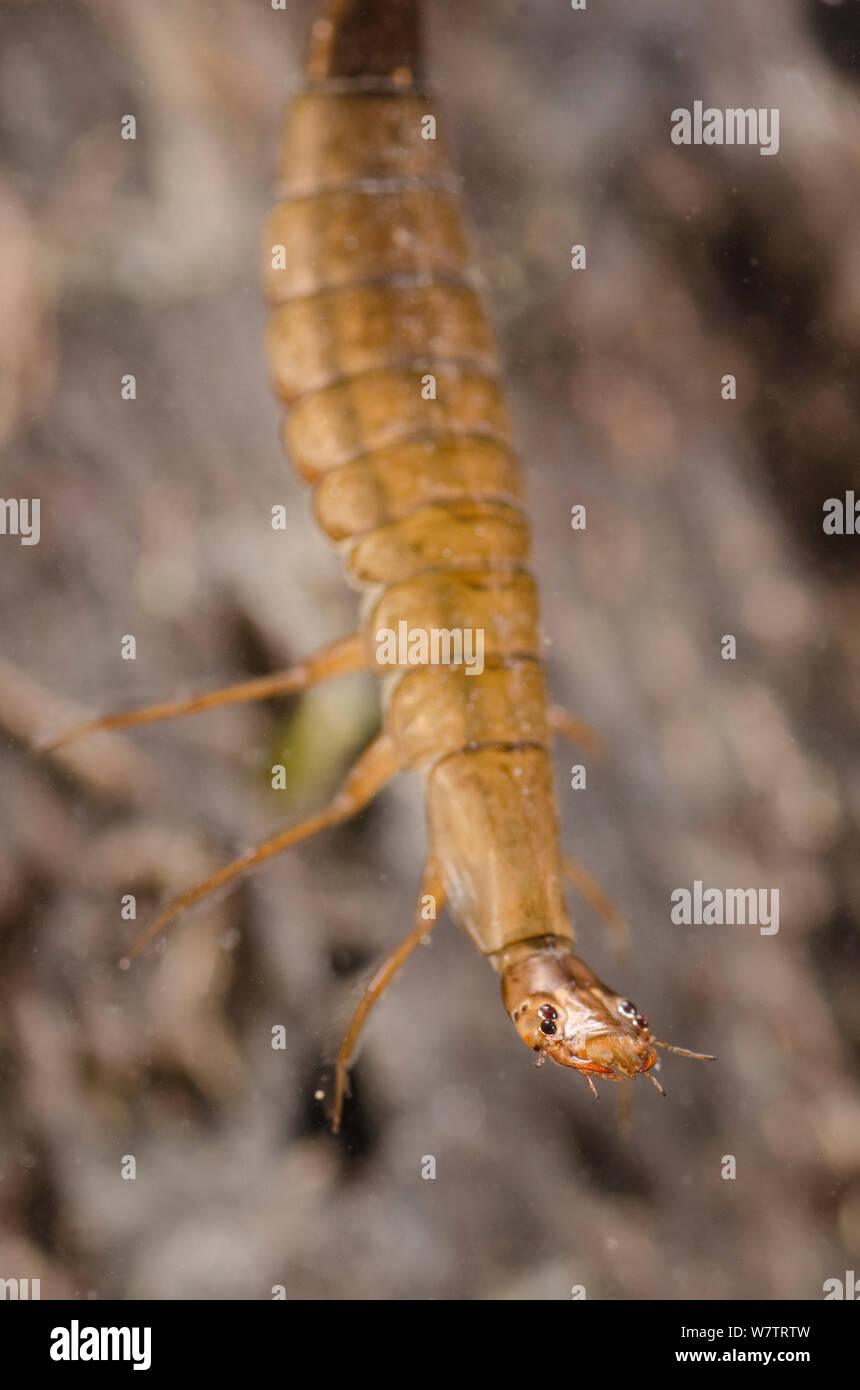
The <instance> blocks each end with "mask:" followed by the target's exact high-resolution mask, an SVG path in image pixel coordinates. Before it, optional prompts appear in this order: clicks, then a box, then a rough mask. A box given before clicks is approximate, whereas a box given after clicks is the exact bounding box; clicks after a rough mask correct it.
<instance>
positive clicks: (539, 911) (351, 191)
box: [265, 80, 573, 955]
mask: <svg viewBox="0 0 860 1390" xmlns="http://www.w3.org/2000/svg"><path fill="white" fill-rule="evenodd" d="M428 118H430V119H428ZM434 125H435V135H436V138H432V139H425V138H423V134H424V133H426V132H428V130H429V131H432V130H433V127H434ZM278 187H279V191H280V192H281V194H282V201H281V202H279V204H278V205H277V207H276V208H275V209H274V211H273V213H272V215H271V218H270V221H269V224H268V227H267V230H266V235H265V245H266V263H267V271H266V289H267V294H268V298H269V300H270V301H271V303H272V304H273V306H274V314H273V317H272V320H271V323H270V326H269V344H268V346H269V361H270V367H271V373H272V378H273V381H274V384H275V387H276V390H277V392H278V394H279V395H280V397H281V398H282V399H283V400H284V401H285V402H286V404H287V405H288V406H289V407H290V411H289V414H288V416H287V421H286V428H285V436H286V443H287V449H288V452H289V454H290V457H291V458H292V460H293V462H294V464H295V466H296V467H297V468H298V470H299V472H300V473H301V475H302V477H303V478H304V479H305V480H306V481H307V482H308V483H309V484H310V485H311V487H312V488H313V493H314V508H315V513H316V516H317V519H318V521H319V524H320V525H321V527H322V528H323V530H324V531H325V532H326V534H327V535H328V536H329V537H330V538H331V540H332V541H333V542H336V543H337V545H338V547H339V548H340V551H341V554H342V557H343V562H344V566H345V568H346V571H347V574H348V576H349V577H350V579H351V580H352V582H353V583H355V584H357V585H359V586H361V587H362V588H363V589H364V591H365V600H364V604H363V613H362V630H363V636H364V641H365V646H366V652H367V658H368V662H369V664H370V665H371V666H372V667H373V668H374V669H375V670H376V671H377V673H378V674H379V676H380V678H381V679H382V681H383V687H384V710H385V713H384V719H385V728H386V730H387V732H388V734H389V735H390V737H391V739H392V741H393V743H394V746H395V748H396V751H397V756H398V761H399V763H400V765H401V766H403V767H410V768H421V769H422V770H424V771H425V772H426V776H427V805H428V819H429V831H430V836H431V840H432V843H433V846H434V850H435V852H436V854H437V856H438V859H439V863H440V867H441V869H442V874H443V881H444V886H445V889H446V893H447V897H448V900H449V902H450V905H451V909H452V911H453V914H454V916H455V917H456V919H457V920H458V922H459V923H460V924H461V925H462V926H463V927H464V928H465V929H466V930H467V931H468V933H469V935H470V936H471V938H472V940H473V941H474V943H475V945H476V946H477V948H478V950H479V951H481V952H482V953H483V954H485V955H490V954H493V955H494V954H496V953H498V952H499V951H502V950H504V949H505V948H506V947H508V946H510V945H512V944H513V943H515V942H518V941H522V940H523V939H524V938H529V937H534V936H538V935H545V934H549V935H552V936H555V937H564V938H567V939H572V936H573V933H572V930H571V927H570V923H569V920H568V916H567V912H566V908H565V904H564V897H563V890H562V871H561V858H560V850H559V837H558V823H557V812H556V805H555V796H554V791H553V779H552V770H551V765H550V758H549V752H548V742H549V729H548V724H547V713H546V709H547V704H546V692H545V684H544V676H543V669H542V666H541V661H540V634H539V627H538V611H537V595H536V589H535V582H534V579H533V578H532V576H531V574H530V573H529V570H528V569H527V561H528V555H529V532H528V524H527V521H526V517H525V514H524V511H523V485H522V478H521V472H520V468H519V464H518V461H517V459H516V457H515V456H514V454H513V452H512V449H511V443H510V432H509V424H508V416H507V410H506V407H505V402H504V399H503V396H502V392H501V389H500V386H499V381H498V372H499V364H498V359H497V356H496V352H495V348H494V344H493V339H492V334H491V331H490V327H489V324H488V322H487V318H486V315H485V313H484V310H483V307H482V304H481V300H480V298H479V295H478V292H477V289H476V280H475V274H474V271H473V268H472V261H471V258H470V251H469V245H468V238H467V235H466V233H465V230H464V225H463V218H462V214H461V209H460V206H459V202H458V199H457V197H456V195H455V193H454V191H453V180H452V176H451V171H450V166H449V163H448V160H447V157H446V154H445V150H444V143H443V140H442V138H441V132H440V125H439V121H438V116H437V113H436V112H435V109H434V106H433V104H432V102H431V101H430V100H429V99H428V98H427V97H426V96H424V95H423V94H420V93H418V92H417V91H416V90H415V89H414V88H413V87H411V86H410V87H408V88H406V89H400V90H398V89H394V88H392V84H391V83H390V82H388V83H383V82H380V83H379V85H378V87H371V86H368V84H367V83H364V84H363V85H362V87H361V89H360V90H355V87H354V86H351V84H349V83H346V82H344V81H343V80H340V81H337V82H333V83H326V82H322V83H318V84H316V85H314V86H313V87H311V88H310V89H309V90H307V91H305V92H304V93H303V94H302V95H300V96H299V97H298V98H296V100H295V101H294V103H293V105H292V107H291V109H290V111H289V113H288V115H287V120H286V130H285V135H284V140H283V145H282V152H281V159H280V165H279V169H278ZM280 248H283V253H281V251H280ZM279 263H280V264H281V265H282V266H283V268H281V269H278V268H275V267H276V266H277V265H278V264H279ZM429 378H432V382H430V383H429V390H430V391H431V392H433V391H434V384H435V391H434V395H435V398H430V399H427V398H426V396H427V393H428V379H429ZM404 622H405V624H406V629H407V630H408V632H409V634H410V635H414V634H416V633H417V632H419V631H420V632H426V633H427V639H428V644H429V641H430V636H431V633H432V632H433V630H435V631H436V632H437V633H438V632H439V631H440V630H447V631H451V630H460V631H464V630H465V631H470V632H475V633H482V634H483V657H484V659H483V670H482V671H480V672H478V671H476V670H469V669H468V668H467V667H465V666H464V665H460V666H457V667H454V666H448V665H440V664H437V665H431V664H415V663H413V664H409V663H408V662H404V661H403V660H402V659H401V660H399V661H398V662H396V663H395V664H394V665H392V664H381V663H380V662H379V660H378V654H377V653H378V641H377V634H378V633H380V632H382V631H394V632H397V631H398V629H399V624H401V623H404ZM402 656H403V652H401V653H399V657H400V658H402Z"/></svg>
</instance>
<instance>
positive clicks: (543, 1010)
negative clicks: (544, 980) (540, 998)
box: [538, 1004, 558, 1019]
mask: <svg viewBox="0 0 860 1390" xmlns="http://www.w3.org/2000/svg"><path fill="white" fill-rule="evenodd" d="M538 1018H549V1019H555V1018H558V1009H554V1008H553V1006H552V1004H541V1006H540V1008H539V1009H538Z"/></svg>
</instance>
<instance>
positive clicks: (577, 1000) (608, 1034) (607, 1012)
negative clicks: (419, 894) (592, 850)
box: [497, 937, 701, 1089]
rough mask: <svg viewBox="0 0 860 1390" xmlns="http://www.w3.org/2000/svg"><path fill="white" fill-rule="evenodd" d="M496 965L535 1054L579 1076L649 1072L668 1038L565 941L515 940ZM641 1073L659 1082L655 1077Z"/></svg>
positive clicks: (506, 996)
mask: <svg viewBox="0 0 860 1390" xmlns="http://www.w3.org/2000/svg"><path fill="white" fill-rule="evenodd" d="M497 965H498V968H499V970H500V971H501V975H502V997H503V999H504V1001H505V1008H506V1009H507V1010H508V1013H509V1014H510V1016H511V1018H512V1019H513V1022H514V1026H515V1027H516V1030H517V1032H518V1033H519V1035H520V1037H521V1038H522V1040H523V1042H524V1043H526V1044H527V1046H528V1047H530V1048H531V1049H532V1050H533V1051H534V1052H536V1053H537V1054H538V1061H539V1062H542V1061H544V1060H545V1059H546V1058H547V1057H549V1058H551V1059H552V1061H554V1062H558V1063H559V1064H560V1065H561V1066H564V1067H574V1068H575V1069H576V1070H577V1071H581V1072H584V1073H585V1075H586V1078H590V1077H591V1076H592V1075H593V1076H596V1077H604V1078H606V1079H607V1080H611V1081H621V1080H624V1079H629V1078H631V1077H634V1076H637V1075H639V1073H640V1072H641V1073H648V1072H649V1071H650V1070H651V1068H652V1067H653V1066H654V1065H655V1064H656V1062H657V1048H658V1047H666V1046H667V1044H666V1043H661V1042H658V1040H657V1039H655V1038H654V1035H653V1034H652V1032H651V1029H650V1027H649V1024H648V1020H647V1018H645V1016H644V1015H643V1014H641V1013H640V1012H639V1011H638V1009H637V1008H636V1006H635V1005H634V1004H633V1003H632V1002H631V1001H630V1000H629V999H627V998H625V996H624V995H621V994H617V993H616V992H615V990H613V989H610V988H609V986H608V985H605V984H603V983H602V981H600V980H598V978H597V976H596V975H595V974H594V973H593V972H592V971H591V970H589V968H588V966H587V965H585V964H584V962H583V961H581V960H580V959H579V958H578V957H577V956H575V955H574V954H573V952H572V951H571V949H570V947H569V945H568V943H567V942H566V941H563V940H561V939H559V938H552V937H541V938H536V939H535V940H534V941H533V942H529V941H526V942H520V943H519V944H518V945H517V946H515V947H512V948H510V949H509V950H507V951H505V952H503V953H501V955H500V958H499V960H498V961H497ZM669 1050H670V1051H679V1052H680V1051H683V1049H681V1048H671V1049H669ZM685 1055H687V1056H694V1057H698V1056H700V1055H701V1054H698V1053H685ZM648 1079H649V1080H650V1081H653V1082H654V1084H655V1086H657V1087H658V1089H662V1088H661V1087H660V1086H659V1083H658V1082H657V1080H656V1078H654V1077H649V1078H648ZM589 1084H591V1083H589Z"/></svg>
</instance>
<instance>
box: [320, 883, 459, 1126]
mask: <svg viewBox="0 0 860 1390" xmlns="http://www.w3.org/2000/svg"><path fill="white" fill-rule="evenodd" d="M428 896H430V897H432V898H434V899H435V912H436V916H435V917H432V918H425V917H423V916H422V911H423V905H424V902H425V900H426V898H427V897H428ZM444 902H445V890H444V888H443V887H442V883H441V880H440V878H439V870H438V868H437V866H436V865H435V864H434V863H432V862H430V861H429V860H428V862H427V864H426V865H425V866H424V874H423V876H422V879H421V889H420V891H419V894H418V906H417V908H416V910H415V925H414V926H413V928H412V930H411V931H410V933H409V935H408V936H405V937H404V938H403V940H402V941H401V942H400V944H399V945H398V946H396V947H395V949H394V950H393V951H392V952H391V954H390V955H388V956H386V958H385V960H384V961H383V962H382V964H381V965H380V967H379V969H378V970H377V971H376V974H375V975H374V976H373V979H372V980H371V981H370V983H369V984H368V985H367V987H366V989H365V991H364V993H363V995H362V996H361V999H360V1000H359V1001H358V1004H357V1006H356V1009H355V1012H354V1013H353V1015H352V1018H351V1019H350V1020H349V1027H348V1028H347V1030H346V1033H345V1034H344V1038H343V1042H342V1043H341V1045H340V1049H339V1051H338V1054H337V1062H336V1064H335V1083H334V1084H335V1091H334V1103H333V1105H332V1116H331V1127H332V1130H333V1132H334V1133H335V1134H337V1132H338V1130H339V1128H340V1119H341V1113H342V1111H343V1102H344V1098H345V1096H346V1094H347V1080H348V1078H347V1073H348V1070H349V1064H350V1060H351V1058H352V1054H353V1052H354V1051H355V1047H356V1043H357V1042H358V1039H359V1035H360V1033H361V1030H362V1028H363V1027H364V1025H365V1022H366V1020H367V1016H368V1014H369V1013H370V1011H371V1009H372V1008H373V1006H374V1004H375V1003H376V1001H377V1000H378V999H380V998H381V997H382V995H383V994H384V993H385V990H386V989H387V988H388V986H389V985H390V984H391V981H392V980H393V979H394V976H395V975H396V974H397V972H398V970H399V969H400V967H401V965H403V963H404V961H406V960H407V959H408V958H409V956H411V954H412V952H413V951H414V950H415V947H416V946H418V945H420V943H421V942H422V941H423V940H424V939H425V938H426V937H427V936H429V934H430V932H431V931H432V930H433V928H434V926H435V925H436V922H437V921H438V920H439V913H440V912H441V910H442V907H443V905H444Z"/></svg>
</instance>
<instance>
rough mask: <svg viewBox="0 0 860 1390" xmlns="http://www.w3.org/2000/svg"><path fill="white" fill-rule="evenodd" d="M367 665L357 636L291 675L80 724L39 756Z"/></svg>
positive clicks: (285, 691) (302, 686)
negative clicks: (104, 733) (86, 738)
mask: <svg viewBox="0 0 860 1390" xmlns="http://www.w3.org/2000/svg"><path fill="white" fill-rule="evenodd" d="M366 665H367V657H366V654H365V650H364V645H363V643H362V640H361V637H360V635H359V634H358V633H357V632H354V633H351V634H350V636H349V637H340V638H338V640H337V641H336V642H331V643H330V644H329V645H328V646H327V647H323V648H321V650H320V651H318V652H314V653H313V654H312V655H311V656H307V657H305V659H304V661H300V662H299V664H298V665H297V666H293V667H291V668H290V670H289V671H277V672H276V673H275V674H274V675H272V676H261V677H260V679H259V680H253V681H242V682H241V683H240V684H239V685H227V686H224V688H223V689H221V690H209V691H207V692H206V694H204V695H192V696H190V697H189V698H188V699H187V700H171V701H169V702H167V703H165V704H160V705H146V706H144V707H143V708H142V709H133V710H125V711H122V712H120V713H119V714H105V715H102V716H101V718H99V719H89V720H87V721H86V723H84V724H76V725H74V726H73V727H72V728H71V729H67V730H66V732H65V733H64V734H60V735H59V737H58V738H54V739H51V740H50V741H49V742H47V743H43V744H40V745H39V746H38V747H39V752H42V753H47V752H53V750H54V749H56V748H60V747H61V746H62V745H63V744H65V743H71V741H72V739H77V738H82V737H83V735H84V734H94V733H97V732H98V731H99V730H104V729H129V728H131V727H132V726H133V725H135V724H152V723H154V722H155V721H156V720H157V719H175V718H176V716H177V715H180V714H197V713H198V711H200V710H204V709H214V708H215V707H216V706H217V705H237V704H241V703H242V702H243V701H247V700H265V699H266V698H267V696H269V695H290V694H294V693H295V692H296V691H299V690H307V689H308V688H309V687H310V686H312V685H316V684H317V683H318V682H319V681H324V680H328V679H329V677H331V676H343V675H346V674H348V673H349V672H352V671H361V670H363V669H364V668H365V667H366Z"/></svg>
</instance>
